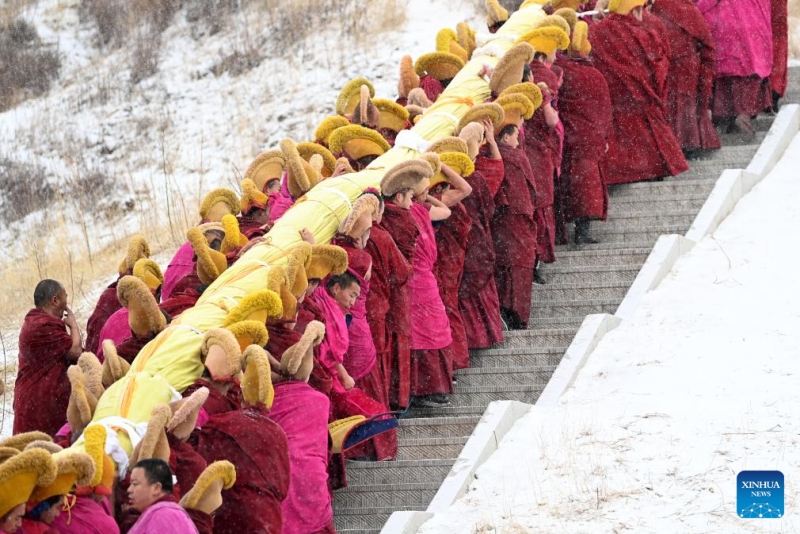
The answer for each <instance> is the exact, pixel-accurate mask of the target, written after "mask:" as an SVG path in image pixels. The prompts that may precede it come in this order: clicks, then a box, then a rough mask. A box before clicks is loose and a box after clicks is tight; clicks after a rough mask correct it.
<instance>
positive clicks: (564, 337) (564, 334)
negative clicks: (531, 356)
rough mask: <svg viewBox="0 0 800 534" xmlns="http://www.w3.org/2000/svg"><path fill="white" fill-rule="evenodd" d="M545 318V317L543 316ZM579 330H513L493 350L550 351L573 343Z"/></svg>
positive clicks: (506, 333) (505, 334) (505, 333)
mask: <svg viewBox="0 0 800 534" xmlns="http://www.w3.org/2000/svg"><path fill="white" fill-rule="evenodd" d="M543 317H544V316H543ZM577 331H578V328H577V327H575V328H553V329H549V328H545V329H537V330H513V331H509V332H504V333H503V334H504V336H505V340H504V341H503V342H502V343H498V344H497V345H496V346H495V347H492V349H490V350H493V349H509V348H520V347H524V348H526V349H529V350H531V351H534V350H537V349H538V350H540V351H545V350H550V349H551V347H565V346H568V345H569V344H570V343H572V339H573V338H574V337H575V332H577Z"/></svg>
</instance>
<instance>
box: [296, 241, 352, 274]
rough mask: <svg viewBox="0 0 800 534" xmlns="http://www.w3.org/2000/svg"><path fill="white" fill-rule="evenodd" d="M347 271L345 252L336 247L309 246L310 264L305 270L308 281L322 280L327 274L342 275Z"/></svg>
mask: <svg viewBox="0 0 800 534" xmlns="http://www.w3.org/2000/svg"><path fill="white" fill-rule="evenodd" d="M345 269H347V252H346V251H345V250H344V249H343V248H342V247H337V246H336V245H311V263H310V265H309V267H308V269H306V276H307V277H308V279H309V280H315V279H318V280H322V279H323V278H326V277H327V276H328V275H329V274H342V273H343V272H344V271H345Z"/></svg>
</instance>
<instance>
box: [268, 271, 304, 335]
mask: <svg viewBox="0 0 800 534" xmlns="http://www.w3.org/2000/svg"><path fill="white" fill-rule="evenodd" d="M286 269H287V267H286V266H284V265H276V266H273V267H272V268H271V269H270V270H269V272H268V273H267V289H269V290H270V291H273V292H275V293H276V294H278V295H279V296H280V298H281V308H282V309H283V313H282V315H281V319H284V320H287V321H288V320H291V319H292V318H293V317H294V315H295V313H297V298H298V297H296V296H295V295H294V294H293V293H292V290H291V288H290V284H289V280H288V277H287V275H286ZM303 277H304V278H305V268H303ZM307 286H308V284H307V283H306V287H307ZM303 292H305V289H303ZM301 294H302V293H301Z"/></svg>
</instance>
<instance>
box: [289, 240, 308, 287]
mask: <svg viewBox="0 0 800 534" xmlns="http://www.w3.org/2000/svg"><path fill="white" fill-rule="evenodd" d="M311 251H312V247H311V245H310V244H308V243H306V242H300V243H295V244H294V245H293V246H292V248H291V249H289V261H287V262H286V283H287V284H289V290H290V291H291V292H292V295H294V296H295V297H296V298H298V299H299V298H300V297H302V296H303V295H304V294H305V292H306V289H308V275H307V271H308V269H309V268H310V267H311Z"/></svg>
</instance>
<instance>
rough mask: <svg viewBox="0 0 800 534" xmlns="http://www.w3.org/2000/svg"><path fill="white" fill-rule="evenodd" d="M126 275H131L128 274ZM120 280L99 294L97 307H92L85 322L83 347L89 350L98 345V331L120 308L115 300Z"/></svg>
mask: <svg viewBox="0 0 800 534" xmlns="http://www.w3.org/2000/svg"><path fill="white" fill-rule="evenodd" d="M126 274H131V273H130V272H128V273H126ZM120 278H122V276H120V277H119V278H117V280H116V281H114V283H112V284H111V285H110V286H108V287H107V288H105V289H104V290H103V292H102V293H101V294H100V298H99V299H97V305H96V306H95V307H94V311H93V312H92V315H90V316H89V320H88V321H86V339H85V340H84V346H85V347H88V349H89V350H93V349H94V348H95V347H96V346H97V345H98V344H99V343H100V331H101V330H102V329H103V325H105V324H106V321H107V320H108V318H109V317H111V314H112V313H114V312H115V311H117V310H118V309H120V308H121V307H122V304H120V303H119V299H118V298H117V284H118V283H119V280H120Z"/></svg>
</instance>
